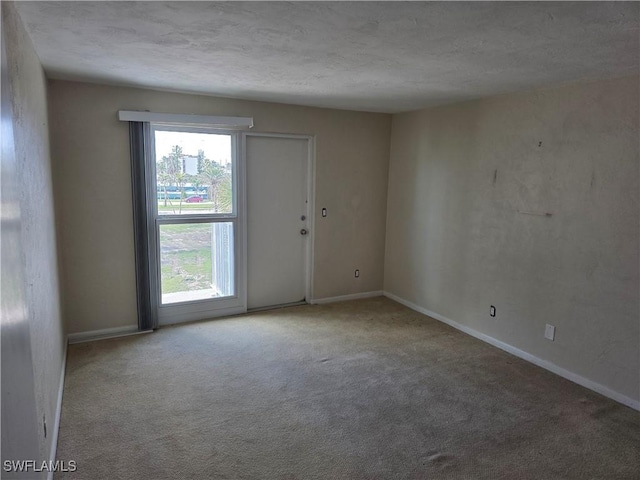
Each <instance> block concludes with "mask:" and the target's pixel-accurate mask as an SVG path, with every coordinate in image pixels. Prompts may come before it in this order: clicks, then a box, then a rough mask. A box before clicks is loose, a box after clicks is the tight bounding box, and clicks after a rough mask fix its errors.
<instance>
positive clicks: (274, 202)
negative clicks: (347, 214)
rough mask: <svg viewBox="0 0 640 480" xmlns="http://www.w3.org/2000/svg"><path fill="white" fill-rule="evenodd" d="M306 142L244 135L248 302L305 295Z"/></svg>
mask: <svg viewBox="0 0 640 480" xmlns="http://www.w3.org/2000/svg"><path fill="white" fill-rule="evenodd" d="M309 142H310V139H308V138H302V137H297V138H296V137H278V136H257V135H251V134H248V135H247V136H246V152H245V155H246V169H247V170H246V171H247V189H246V191H247V307H248V308H250V309H253V308H264V307H269V306H275V305H286V304H290V303H297V302H303V301H305V297H306V291H307V247H308V245H307V243H308V242H309V241H310V240H309V232H308V230H309V225H310V222H309V211H308V207H309V203H308V200H309V198H308V197H309V194H308V190H309V188H308V183H307V179H308V170H309Z"/></svg>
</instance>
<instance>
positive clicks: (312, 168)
mask: <svg viewBox="0 0 640 480" xmlns="http://www.w3.org/2000/svg"><path fill="white" fill-rule="evenodd" d="M247 137H263V138H284V139H291V140H306V141H307V213H306V216H307V221H308V227H307V230H308V231H309V233H308V237H309V239H308V242H307V245H306V247H305V250H306V251H305V262H304V267H305V273H304V278H305V302H306V303H311V301H312V299H313V296H312V295H313V273H314V270H315V269H314V251H315V248H314V246H315V233H316V228H315V227H316V222H315V201H316V198H315V197H316V189H315V186H316V158H315V157H316V142H315V140H316V138H315V135H305V134H295V133H269V132H242V134H241V140H240V143H241V145H240V154H241V155H242V164H243V166H244V169H243V171H242V174H243V175H244V178H243V179H242V182H243V187H246V170H247V168H248V164H247ZM242 192H243V195H244V198H243V199H242V203H243V204H244V205H245V209H246V208H247V207H248V203H247V202H248V199H247V193H248V192H247V190H246V188H243V190H242ZM246 213H247V212H246V211H245V215H244V217H243V219H242V221H243V223H244V224H243V227H242V229H243V231H244V232H245V235H244V237H243V243H244V244H243V246H242V248H243V257H244V258H245V259H247V258H248V253H249V252H248V240H247V238H248V236H249V234H250V232H248V231H247V215H246ZM244 267H245V271H244V272H243V281H244V288H243V289H242V290H243V292H244V305H245V307H246V305H247V278H248V269H249V265H248V262H246V261H245V264H244ZM277 307H278V305H274V308H277ZM266 308H269V307H266ZM264 309H265V308H261V309H259V310H264Z"/></svg>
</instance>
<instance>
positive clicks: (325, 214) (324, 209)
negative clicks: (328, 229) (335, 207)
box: [322, 208, 327, 217]
mask: <svg viewBox="0 0 640 480" xmlns="http://www.w3.org/2000/svg"><path fill="white" fill-rule="evenodd" d="M322 216H323V217H326V216H327V209H326V208H323V209H322Z"/></svg>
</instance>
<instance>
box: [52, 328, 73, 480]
mask: <svg viewBox="0 0 640 480" xmlns="http://www.w3.org/2000/svg"><path fill="white" fill-rule="evenodd" d="M68 347H69V338H68V337H67V338H65V341H64V351H63V352H62V370H61V371H60V383H59V385H58V400H57V401H56V418H55V419H54V423H53V432H51V450H50V451H49V461H50V463H49V464H50V465H52V464H53V463H54V462H55V461H56V453H57V451H58V433H59V432H60V418H61V417H62V394H63V392H64V377H65V373H66V370H67V349H68ZM47 480H53V470H50V471H49V473H48V474H47Z"/></svg>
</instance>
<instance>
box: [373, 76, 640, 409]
mask: <svg viewBox="0 0 640 480" xmlns="http://www.w3.org/2000/svg"><path fill="white" fill-rule="evenodd" d="M638 81H639V79H638V78H625V79H618V80H611V81H604V82H599V83H589V84H576V85H572V86H565V87H561V88H556V89H549V90H540V91H534V92H528V93H520V94H514V95H505V96H499V97H493V98H487V99H483V100H478V101H473V102H466V103H461V104H457V105H451V106H445V107H440V108H432V109H428V110H422V111H418V112H413V113H407V114H401V115H394V117H393V125H392V139H391V159H390V167H389V190H388V208H387V241H386V259H385V282H384V283H385V287H384V288H385V291H388V292H390V293H392V294H395V295H397V296H399V297H401V298H403V299H405V300H408V301H410V302H413V303H415V304H417V305H418V306H419V307H422V308H425V309H427V310H430V311H432V312H436V313H437V314H440V315H442V316H444V317H446V318H448V319H451V320H453V321H455V322H458V323H460V324H462V325H463V326H466V327H470V328H472V329H475V330H476V331H478V332H481V333H484V334H486V335H488V336H490V337H493V338H495V339H498V340H500V341H502V342H505V343H507V344H509V345H511V346H514V347H516V348H518V349H521V350H524V351H525V352H528V353H530V354H532V355H535V356H537V357H539V358H541V359H543V360H546V361H548V362H551V363H553V364H555V365H557V366H559V367H562V368H564V369H566V370H569V371H570V372H573V373H575V374H578V375H580V376H583V377H585V378H587V379H589V380H591V381H593V382H596V383H598V384H600V385H603V386H605V387H607V388H609V389H612V390H613V391H615V392H618V393H621V394H623V395H625V396H627V397H629V398H631V399H635V400H638V399H639V398H640V392H639V389H640V387H639V376H638V372H639V371H640V365H639V353H640V352H639V349H640V345H639V341H638V339H639V338H640V336H639V334H640V332H639V324H640V321H639V319H640V313H639V290H640V286H639V281H638V277H639V275H638V266H639V263H638V262H639V258H638V245H639V241H640V238H639V233H638V231H639V226H638V222H639V196H638V178H639V162H640V161H639V154H638V131H639V124H638V102H639V98H638V84H639V83H638ZM519 212H532V213H536V214H543V213H547V212H548V213H551V214H552V216H550V217H548V216H537V215H526V214H523V213H519ZM490 305H495V306H496V307H497V316H496V317H495V318H492V317H490V316H489V306H490ZM546 323H549V324H553V325H555V326H556V327H557V330H556V339H555V342H550V341H548V340H545V339H544V337H543V333H544V327H545V324H546Z"/></svg>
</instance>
